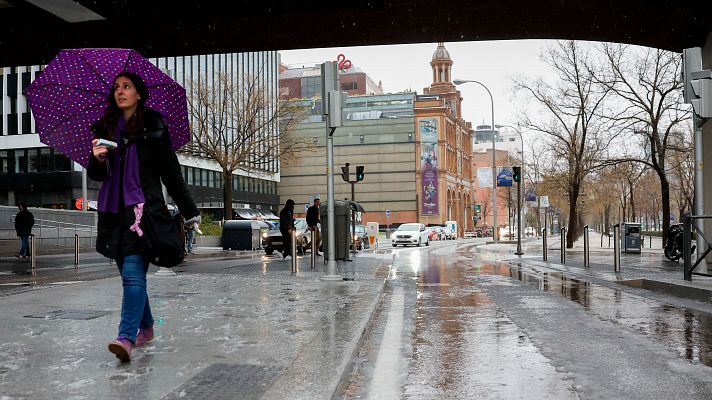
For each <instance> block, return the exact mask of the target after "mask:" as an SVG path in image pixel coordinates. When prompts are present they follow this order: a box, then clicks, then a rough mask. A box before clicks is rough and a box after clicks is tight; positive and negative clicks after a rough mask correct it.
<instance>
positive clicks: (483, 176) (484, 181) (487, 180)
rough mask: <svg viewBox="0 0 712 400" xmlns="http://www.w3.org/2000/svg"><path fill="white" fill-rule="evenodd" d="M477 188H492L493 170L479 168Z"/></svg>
mask: <svg viewBox="0 0 712 400" xmlns="http://www.w3.org/2000/svg"><path fill="white" fill-rule="evenodd" d="M477 186H479V187H481V188H491V187H492V168H490V167H479V168H477Z"/></svg>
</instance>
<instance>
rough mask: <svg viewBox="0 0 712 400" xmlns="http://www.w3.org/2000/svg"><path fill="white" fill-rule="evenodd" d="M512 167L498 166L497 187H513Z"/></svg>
mask: <svg viewBox="0 0 712 400" xmlns="http://www.w3.org/2000/svg"><path fill="white" fill-rule="evenodd" d="M512 175H513V172H512V167H497V187H512Z"/></svg>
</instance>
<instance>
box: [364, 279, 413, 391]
mask: <svg viewBox="0 0 712 400" xmlns="http://www.w3.org/2000/svg"><path fill="white" fill-rule="evenodd" d="M404 308H405V295H404V292H403V288H402V287H399V286H396V287H394V288H393V295H392V300H391V308H390V311H389V312H388V320H387V321H386V328H385V331H384V333H383V339H382V340H381V346H380V348H379V349H378V358H377V359H376V365H375V367H374V370H373V379H372V380H371V386H370V387H369V390H368V393H369V397H370V398H378V399H400V398H401V382H400V379H399V375H400V362H401V359H402V357H401V350H402V347H403V346H401V335H402V331H403V311H404Z"/></svg>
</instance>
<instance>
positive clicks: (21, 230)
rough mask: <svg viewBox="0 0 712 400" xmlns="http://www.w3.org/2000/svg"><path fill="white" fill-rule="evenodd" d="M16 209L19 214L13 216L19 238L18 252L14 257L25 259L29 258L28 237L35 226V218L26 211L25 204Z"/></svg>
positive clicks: (20, 204)
mask: <svg viewBox="0 0 712 400" xmlns="http://www.w3.org/2000/svg"><path fill="white" fill-rule="evenodd" d="M17 208H18V209H19V210H20V212H18V213H17V215H15V231H16V232H17V236H18V237H19V238H20V252H19V253H17V254H15V257H17V258H27V257H29V256H30V235H31V234H32V227H33V226H34V225H35V216H34V215H32V213H31V212H29V211H28V210H27V205H26V204H25V203H19V204H18V205H17Z"/></svg>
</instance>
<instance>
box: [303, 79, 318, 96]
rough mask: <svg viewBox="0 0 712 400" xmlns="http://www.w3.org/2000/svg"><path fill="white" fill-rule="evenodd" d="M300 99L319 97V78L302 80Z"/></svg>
mask: <svg viewBox="0 0 712 400" xmlns="http://www.w3.org/2000/svg"><path fill="white" fill-rule="evenodd" d="M301 83H302V98H306V99H310V98H312V97H321V76H313V77H307V78H302V82H301Z"/></svg>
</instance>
